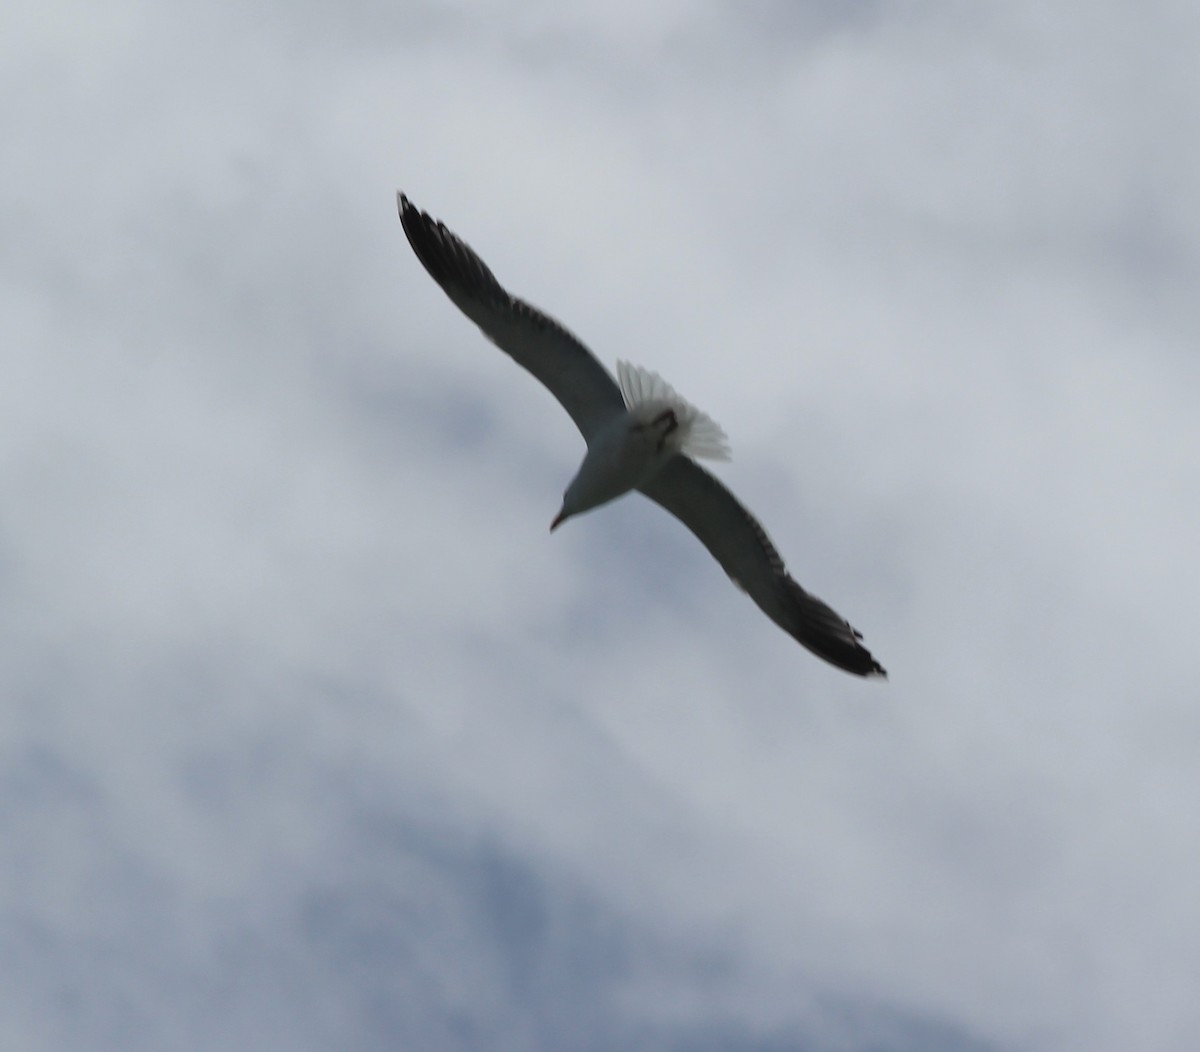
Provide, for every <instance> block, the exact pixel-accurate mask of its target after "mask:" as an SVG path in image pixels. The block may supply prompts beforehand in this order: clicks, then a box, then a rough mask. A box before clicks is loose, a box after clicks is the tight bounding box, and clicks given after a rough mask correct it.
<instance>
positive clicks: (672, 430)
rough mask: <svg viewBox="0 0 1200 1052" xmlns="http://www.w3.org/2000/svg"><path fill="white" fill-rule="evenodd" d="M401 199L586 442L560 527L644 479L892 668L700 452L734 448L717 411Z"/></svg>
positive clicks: (857, 650) (785, 604)
mask: <svg viewBox="0 0 1200 1052" xmlns="http://www.w3.org/2000/svg"><path fill="white" fill-rule="evenodd" d="M396 200H397V204H398V206H399V210H400V222H401V223H402V224H403V226H404V233H405V234H406V235H407V236H408V243H409V244H410V245H411V246H412V250H413V252H415V253H416V256H417V259H419V260H420V261H421V264H422V265H423V266H424V267H425V269H426V270H427V271H428V272H429V276H430V277H431V278H433V280H434V281H436V282H437V283H438V285H440V286H441V288H442V291H443V292H445V293H446V295H447V296H449V297H450V299H451V300H452V301H453V303H454V305H455V306H457V307H458V309H459V310H461V311H462V312H463V313H464V314H465V315H466V316H467V317H468V318H470V319H471V321H473V322H474V323H475V324H476V325H478V326H479V328H480V329H481V330H482V331H483V334H484V335H485V336H486V337H487V338H488V339H489V340H491V341H492V342H493V343H494V344H496V346H498V347H499V348H500V349H501V350H502V351H505V352H506V353H507V354H508V355H509V356H511V357H512V359H513V360H514V361H515V362H516V363H517V364H518V365H521V366H523V367H524V368H525V369H527V370H528V371H529V372H531V373H532V374H533V375H534V376H535V377H536V378H537V379H538V380H540V381H541V382H542V383H543V384H545V386H546V387H548V388H549V389H550V393H551V394H553V395H554V397H555V398H557V399H558V400H559V402H561V403H562V406H563V408H564V409H565V410H566V411H567V412H568V413H569V414H570V416H571V419H572V420H574V421H575V425H576V426H577V427H578V428H579V430H580V432H581V433H582V434H583V437H584V440H585V441H586V442H587V452H586V453H585V455H584V458H583V463H582V464H580V466H579V471H578V472H577V473H576V475H575V477H574V478H573V479H572V480H571V482H570V484H569V485H568V486H567V489H566V492H565V493H564V494H563V502H562V507H561V508H560V509H559V512H558V514H557V515H556V516H555V517H554V521H553V522H552V523H551V524H550V529H551V531H552V532H553V530H555V529H556V528H557V527H558V526H559V525H561V524H562V523H563V522H565V521H566V520H567V519H569V518H572V517H573V516H575V515H579V514H581V513H583V512H585V511H590V510H591V509H592V508H596V507H599V506H600V505H601V504H606V503H608V502H609V501H611V500H614V499H616V498H617V497H620V496H623V495H624V494H626V493H629V492H631V491H632V490H637V491H638V492H639V493H642V494H644V495H645V496H647V497H649V498H650V499H651V500H652V501H654V502H656V503H657V504H660V505H661V506H662V507H664V508H666V509H667V511H669V512H670V513H671V514H672V515H674V516H675V517H676V518H677V519H679V521H680V522H682V523H683V524H684V525H685V526H686V527H687V528H688V529H689V530H691V531H692V533H694V534H695V535H696V536H697V537H698V538H699V539H700V541H701V543H702V544H703V545H704V547H705V548H707V549H708V550H709V552H710V553H711V554H712V556H713V558H715V559H716V560H717V562H718V563H720V565H721V567H722V569H724V571H725V572H726V573H727V574H728V575H729V577H730V578H731V579H732V580H733V582H734V584H736V585H737V586H738V587H739V588H741V589H742V590H743V591H744V592H746V593H747V594H748V595H749V596H750V598H751V599H753V600H754V602H755V603H757V604H758V607H759V608H760V609H761V610H762V612H763V613H764V614H766V615H767V617H769V618H770V619H771V620H772V621H774V622H775V623H776V624H777V625H779V627H780V628H782V629H783V630H784V631H785V632H787V633H788V634H789V635H791V636H792V637H793V638H794V639H796V640H797V641H798V642H800V643H801V644H803V645H804V646H805V647H807V648H808V649H809V650H811V651H812V652H813V653H814V654H816V655H817V656H818V657H821V658H824V659H825V660H826V661H828V662H829V663H830V664H832V665H836V666H837V667H838V668H840V669H844V670H845V671H846V672H850V673H853V674H854V675H856V676H881V677H884V676H886V675H887V673H886V672H885V671H884V669H883V666H882V665H880V664H879V662H878V661H876V660H875V659H874V658H873V657H872V656H871V653H870V651H868V650H867V648H866V647H864V646H863V644H862V635H861V633H859V632H858V631H857V630H856V629H854V628H852V627H851V626H850V625H849V624H848V623H847V622H846V621H845V619H843V618H842V617H840V616H839V615H838V614H836V613H835V612H834V611H833V610H832V609H831V608H830V607H829V606H828V605H826V604H825V603H823V602H822V601H821V600H820V599H818V598H817V597H816V596H814V595H812V594H811V593H810V592H806V591H805V590H804V589H803V588H801V587H800V585H798V584H797V583H796V582H795V581H794V580H793V579H792V576H791V575H790V574H789V573H788V571H787V568H786V567H785V566H784V563H783V559H782V558H780V555H779V552H778V551H776V550H775V546H774V545H773V544H772V543H771V541H770V538H768V537H767V534H766V531H765V530H764V529H763V528H762V526H761V525H759V522H758V520H757V519H756V518H755V517H754V516H753V515H751V514H750V512H748V511H747V510H746V509H745V508H744V507H743V506H742V504H741V503H740V502H739V501H738V499H737V498H736V497H734V495H733V494H732V493H730V492H729V490H727V489H726V488H725V486H724V485H723V484H722V483H721V482H720V481H718V480H717V478H716V477H715V476H713V475H712V474H710V473H709V472H708V471H706V470H705V469H704V468H702V467H701V466H700V465H699V464H697V463H696V461H695V460H694V459H693V458H694V457H702V458H704V457H707V458H709V459H713V460H727V459H728V457H729V447H728V443H727V441H726V438H725V434H724V432H723V431H722V430H721V428H720V427H719V426H718V425H717V424H716V423H715V422H714V421H713V420H712V419H711V418H710V417H709V416H708V415H706V414H705V413H702V412H700V410H699V409H697V408H696V407H695V406H693V405H691V404H690V403H689V402H687V401H685V400H684V399H683V398H681V397H680V396H679V395H678V394H677V393H676V392H675V390H674V389H673V388H672V387H671V386H670V385H669V384H667V383H666V382H665V381H664V380H663V379H662V378H661V377H660V376H659V375H658V374H657V373H653V372H650V371H649V370H647V369H642V368H640V367H638V366H635V365H630V364H629V363H628V362H624V361H619V362H618V363H617V378H616V380H615V381H614V379H613V377H612V375H611V374H610V373H609V371H608V370H607V369H606V368H605V367H604V366H603V365H601V364H600V362H599V361H598V360H597V358H596V357H595V355H593V354H592V352H591V351H589V350H588V349H587V348H586V347H585V346H584V345H583V344H582V343H581V342H580V341H579V340H578V339H576V337H575V336H573V335H572V334H571V333H570V332H568V331H567V329H566V328H565V327H564V326H562V325H561V324H559V323H558V322H557V321H555V320H554V319H553V318H551V317H549V316H548V315H546V314H543V313H542V312H541V311H540V310H538V309H537V308H536V307H533V306H531V305H530V304H528V303H526V302H525V301H524V300H520V299H517V298H516V297H515V296H512V295H510V294H509V293H508V292H507V291H506V290H505V289H504V287H503V286H502V285H501V284H500V283H499V282H498V281H497V280H496V278H495V276H494V275H493V274H492V272H491V270H489V269H488V267H487V265H486V264H485V263H484V262H483V260H482V259H480V258H479V256H477V255H476V254H475V252H474V251H473V250H472V249H471V248H470V246H468V245H467V244H466V242H464V241H463V240H462V239H461V238H459V237H457V236H456V235H455V234H454V233H452V232H451V231H450V230H449V229H447V227H446V225H445V224H444V223H442V222H439V221H438V220H436V219H434V218H432V217H431V216H430V215H429V214H428V213H426V212H423V211H421V210H419V209H418V208H417V207H416V206H415V205H414V204H413V203H412V202H411V201H409V199H408V198H407V197H406V196H405V195H404V194H403V193H398V194H397V195H396Z"/></svg>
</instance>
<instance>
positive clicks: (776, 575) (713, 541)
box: [638, 455, 887, 676]
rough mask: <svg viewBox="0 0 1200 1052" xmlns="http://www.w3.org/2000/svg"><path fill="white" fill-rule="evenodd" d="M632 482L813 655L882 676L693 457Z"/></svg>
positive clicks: (850, 632) (854, 636) (853, 635)
mask: <svg viewBox="0 0 1200 1052" xmlns="http://www.w3.org/2000/svg"><path fill="white" fill-rule="evenodd" d="M638 488H639V489H640V490H641V492H642V493H644V494H645V495H646V496H647V497H649V498H650V499H651V500H653V501H656V502H657V503H658V504H661V505H662V506H663V507H664V508H666V509H667V511H669V512H670V513H671V514H672V515H674V516H675V517H676V518H677V519H679V521H680V522H682V523H683V524H684V525H685V526H686V527H687V528H688V529H689V530H691V531H692V533H694V534H695V535H696V536H697V537H699V538H700V540H701V541H702V542H703V544H704V547H706V548H707V549H708V550H709V551H710V552H711V553H712V555H713V557H714V558H715V559H716V560H717V562H719V563H720V564H721V566H722V568H723V569H724V570H725V572H726V573H727V574H729V576H730V577H731V578H733V581H734V583H735V584H737V585H739V586H740V587H741V588H742V589H743V590H744V591H745V592H746V593H747V594H749V596H750V598H751V599H753V600H754V601H755V602H756V603H757V604H758V606H759V608H760V609H761V610H762V612H763V613H764V614H766V615H767V616H768V617H769V618H770V619H771V620H772V621H774V622H775V623H776V624H777V625H779V627H780V628H782V629H783V630H784V631H785V632H787V633H788V634H789V635H791V636H792V637H793V638H795V639H796V640H798V641H799V642H800V643H802V644H804V646H806V647H808V649H809V650H811V651H812V652H813V653H814V654H816V655H817V656H818V657H822V658H824V659H825V660H826V661H828V662H829V663H830V664H833V665H836V666H837V667H838V668H840V669H845V670H846V671H847V672H852V673H854V674H855V675H856V676H886V675H887V673H886V672H885V671H884V669H883V666H882V665H880V664H879V662H878V661H876V660H875V659H874V658H873V657H872V656H871V653H870V651H868V650H867V648H866V647H864V646H863V645H862V635H861V634H860V633H859V632H857V631H856V630H855V629H853V628H851V627H850V625H849V624H847V623H846V621H844V620H843V619H842V618H841V617H839V616H838V615H837V614H836V613H834V611H833V610H832V609H830V607H828V606H827V605H826V604H825V603H823V602H821V600H820V599H818V598H817V597H816V596H815V595H810V594H809V593H808V592H806V591H805V590H804V589H803V588H801V587H800V586H799V585H798V584H797V583H796V582H795V581H794V580H792V577H791V575H790V574H789V573H788V572H787V568H786V567H785V566H784V565H783V559H781V558H780V557H779V553H778V552H777V551H776V550H775V546H774V545H773V544H772V543H771V541H770V538H769V537H767V534H766V531H765V530H764V529H763V528H762V526H760V525H759V522H758V520H757V519H756V518H755V517H754V516H753V515H751V514H750V512H748V511H747V510H746V509H745V508H744V507H743V506H742V505H741V503H740V502H739V501H738V499H737V498H736V497H735V496H734V495H733V494H732V493H730V492H729V490H727V489H726V488H725V487H724V486H723V485H722V484H721V483H720V482H718V481H717V479H716V478H714V477H713V476H712V475H710V474H709V473H708V472H707V471H705V470H704V468H702V467H701V466H700V465H699V464H697V463H696V462H695V461H694V460H692V459H690V458H689V457H685V456H682V455H679V456H676V457H674V458H673V459H672V460H670V461H668V462H667V463H666V464H665V465H664V466H663V468H662V470H661V471H659V472H658V473H657V474H656V475H655V476H654V477H653V478H652V479H651V480H650V481H649V482H647V483H646V484H645V485H643V486H640V487H638Z"/></svg>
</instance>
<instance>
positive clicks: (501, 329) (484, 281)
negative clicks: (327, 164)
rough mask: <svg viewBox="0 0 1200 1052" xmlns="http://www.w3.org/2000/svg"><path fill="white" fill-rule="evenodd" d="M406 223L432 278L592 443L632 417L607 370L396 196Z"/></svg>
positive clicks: (425, 215) (428, 218) (432, 221)
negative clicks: (615, 422) (606, 427)
mask: <svg viewBox="0 0 1200 1052" xmlns="http://www.w3.org/2000/svg"><path fill="white" fill-rule="evenodd" d="M396 200H397V203H398V204H399V208H400V222H401V223H402V224H403V225H404V233H405V234H407V235H408V243H409V244H410V245H412V249H413V251H414V252H415V253H416V254H417V259H419V260H420V261H421V263H422V265H423V266H424V267H425V269H426V270H427V271H429V276H430V277H431V278H433V280H434V281H436V282H437V283H438V284H439V285H441V287H442V291H443V292H445V293H446V295H447V296H449V297H450V299H451V300H453V301H454V304H455V306H457V307H458V309H459V310H461V311H462V312H463V313H464V314H465V315H466V316H467V317H468V318H470V319H471V321H473V322H474V323H475V324H476V325H478V326H479V328H480V329H482V330H483V334H484V335H485V336H486V337H487V338H488V339H489V340H491V341H492V342H493V343H494V344H496V346H497V347H499V348H500V349H501V350H502V351H505V352H506V353H508V354H509V355H510V356H511V357H512V358H513V360H514V361H515V362H516V363H517V364H518V365H521V366H524V367H525V368H526V369H528V370H529V372H531V373H533V375H534V376H536V377H537V378H538V379H539V380H541V382H542V383H543V384H545V385H546V386H547V387H548V388H549V389H550V393H551V394H552V395H554V397H555V398H557V399H558V400H559V401H560V402H561V403H562V406H563V408H564V409H565V410H566V411H567V412H568V413H570V414H571V419H572V420H574V421H575V425H576V426H577V427H578V428H579V430H580V431H581V432H583V437H584V438H585V439H588V440H590V439H591V437H592V435H593V434H595V432H596V431H597V429H598V428H600V427H601V426H602V425H603V424H605V423H606V422H608V421H609V420H611V419H612V418H613V417H614V416H616V415H617V414H619V413H623V412H624V411H625V401H624V399H623V398H622V397H621V390H620V388H619V387H617V384H616V381H615V380H613V378H612V376H611V375H610V374H609V372H608V370H607V369H605V368H604V366H603V365H601V364H600V362H599V361H597V359H596V356H595V355H594V354H592V352H591V351H589V350H588V349H587V348H586V347H585V346H584V345H583V344H582V343H581V342H580V341H579V340H578V339H576V338H575V337H574V336H572V335H571V333H570V332H568V331H567V330H566V329H565V328H564V327H563V326H562V325H560V324H559V323H558V322H556V321H555V320H554V319H553V318H551V317H549V316H548V315H546V314H543V313H542V312H541V311H540V310H538V309H537V308H536V307H532V306H530V305H529V304H528V303H526V302H525V301H524V300H519V299H517V298H516V297H515V296H512V295H510V294H509V293H508V292H506V291H505V290H504V288H503V286H501V284H500V283H499V282H498V281H497V280H496V278H495V276H494V275H493V274H492V272H491V271H490V270H489V269H488V268H487V265H486V264H485V263H484V262H483V260H482V259H480V258H479V257H478V256H477V255H476V254H475V253H474V252H473V251H472V250H471V247H470V246H469V245H467V244H466V242H464V241H463V240H462V239H461V238H459V237H457V236H455V235H454V234H453V233H452V232H451V231H450V230H448V229H447V228H446V225H445V224H444V223H441V222H438V221H437V220H436V219H434V218H432V217H431V216H430V215H429V214H428V213H427V212H422V211H420V210H419V209H418V208H417V207H416V206H415V205H414V204H413V203H412V202H411V201H409V199H408V198H407V197H405V196H404V194H397V195H396Z"/></svg>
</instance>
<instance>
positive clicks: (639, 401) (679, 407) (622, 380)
mask: <svg viewBox="0 0 1200 1052" xmlns="http://www.w3.org/2000/svg"><path fill="white" fill-rule="evenodd" d="M617 383H619V384H620V386H621V394H622V395H623V396H624V398H625V408H627V409H631V410H632V409H636V408H638V407H639V406H654V407H660V408H664V409H673V410H674V411H675V417H676V419H677V420H678V423H679V432H678V433H679V438H678V443H679V451H680V452H681V453H686V454H687V455H688V456H692V457H703V458H707V459H708V460H728V459H729V439H728V438H726V437H725V432H724V431H722V430H721V425H720V424H718V423H717V422H716V421H715V420H714V419H713V418H712V417H711V416H709V415H708V414H707V413H703V412H701V411H700V410H699V409H697V408H696V407H695V406H694V405H692V404H691V402H689V401H688V400H687V399H685V398H682V397H681V396H680V395H679V394H678V393H677V392H676V390H675V388H673V387H672V386H671V385H670V384H669V383H667V381H666V380H664V379H663V378H662V377H661V376H659V375H658V373H655V372H651V371H650V370H649V369H643V368H642V367H641V366H639V365H631V364H630V363H629V362H617Z"/></svg>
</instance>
